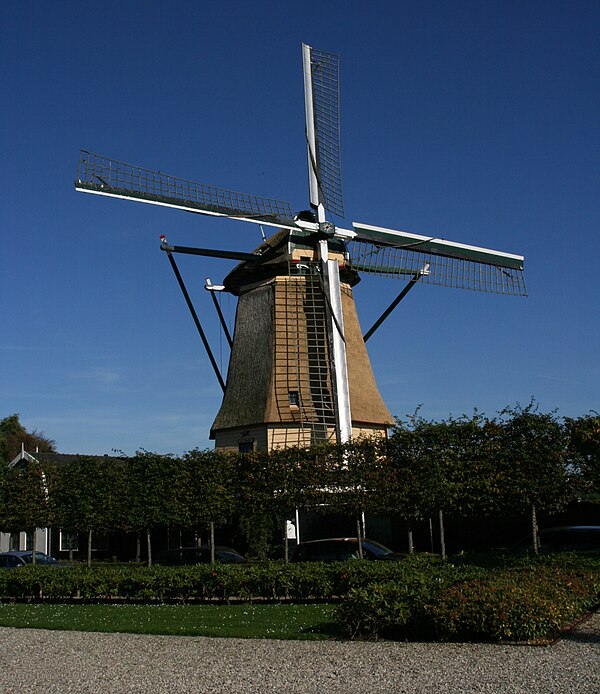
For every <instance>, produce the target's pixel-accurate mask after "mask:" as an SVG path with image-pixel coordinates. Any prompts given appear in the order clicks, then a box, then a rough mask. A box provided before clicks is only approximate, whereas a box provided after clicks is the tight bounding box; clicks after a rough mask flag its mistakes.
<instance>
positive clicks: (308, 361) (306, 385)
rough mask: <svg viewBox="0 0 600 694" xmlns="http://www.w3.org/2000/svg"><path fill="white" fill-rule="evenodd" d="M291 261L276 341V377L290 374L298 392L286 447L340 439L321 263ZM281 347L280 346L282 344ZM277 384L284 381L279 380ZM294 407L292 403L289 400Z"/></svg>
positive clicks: (290, 386)
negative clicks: (280, 333) (278, 340)
mask: <svg viewBox="0 0 600 694" xmlns="http://www.w3.org/2000/svg"><path fill="white" fill-rule="evenodd" d="M304 266H305V268H306V269H303V270H302V272H303V273H304V272H306V274H297V273H298V267H297V266H296V265H294V264H292V263H290V266H289V273H290V274H289V276H288V277H287V281H286V282H285V292H286V295H285V312H286V315H285V318H284V325H285V328H284V331H283V332H284V334H285V338H284V339H283V344H276V349H275V355H276V356H275V358H276V364H277V366H276V369H275V373H276V379H278V380H279V381H280V380H281V379H282V376H283V373H285V383H286V386H285V387H286V392H285V399H286V401H287V396H288V392H291V391H296V392H297V393H298V417H297V419H296V421H295V422H290V423H289V425H288V427H287V428H286V434H285V436H286V440H285V444H284V445H286V446H308V445H312V444H315V443H318V442H321V441H325V440H327V439H328V438H335V411H334V407H333V397H332V396H333V394H332V389H331V374H330V368H329V347H328V341H327V320H326V313H325V309H326V307H325V298H324V295H323V290H322V285H321V280H320V276H319V274H318V272H317V268H318V263H305V264H304ZM278 348H279V349H278ZM276 389H277V390H278V391H279V390H280V386H278V383H276ZM288 407H289V403H288Z"/></svg>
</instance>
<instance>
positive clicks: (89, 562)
mask: <svg viewBox="0 0 600 694" xmlns="http://www.w3.org/2000/svg"><path fill="white" fill-rule="evenodd" d="M93 532H94V531H93V530H92V529H91V528H89V530H88V546H87V565H88V568H90V569H91V568H92V536H93Z"/></svg>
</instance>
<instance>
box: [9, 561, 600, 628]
mask: <svg viewBox="0 0 600 694" xmlns="http://www.w3.org/2000/svg"><path fill="white" fill-rule="evenodd" d="M496 563H497V564H498V566H495V567H493V568H490V567H489V566H487V568H484V567H483V566H480V565H477V564H474V563H473V564H471V563H468V561H467V560H465V558H461V559H459V560H457V562H456V563H450V562H442V561H441V560H440V559H438V558H436V557H432V556H414V557H409V558H408V559H406V560H404V561H401V562H367V561H363V562H360V561H356V562H338V563H334V564H320V563H299V564H283V563H278V562H265V563H257V564H246V565H221V564H215V565H197V566H182V567H162V566H155V567H152V568H150V569H148V568H146V567H139V566H110V565H96V566H93V567H92V568H91V569H89V568H87V567H85V566H73V567H65V568H56V567H47V566H28V567H23V568H20V569H11V570H9V571H8V570H7V571H0V596H1V597H0V599H2V600H5V601H6V600H35V601H38V600H43V601H48V602H62V601H69V600H85V601H89V602H98V601H131V602H146V603H154V602H171V601H177V602H201V601H220V602H230V601H246V602H252V601H255V600H263V601H264V600H267V601H273V602H278V601H284V600H288V601H296V602H302V601H309V600H318V601H332V602H337V603H338V605H337V607H336V608H335V610H334V618H335V620H336V622H337V624H338V626H339V627H340V629H341V631H342V632H343V633H344V634H345V635H346V636H347V637H349V638H356V637H360V638H379V637H384V638H402V639H428V640H453V641H473V640H477V641H502V640H511V641H530V640H535V639H547V638H550V637H552V636H553V635H555V634H556V633H557V632H558V631H560V630H561V629H563V628H564V627H565V626H567V625H569V624H571V623H572V622H573V621H575V620H576V619H577V618H578V617H579V616H581V615H582V614H584V613H585V612H586V611H587V610H589V609H592V608H593V607H594V606H595V605H597V604H598V603H599V602H600V558H595V559H594V558H585V557H577V556H575V555H561V556H553V557H547V558H542V559H528V558H527V559H514V558H512V559H506V558H504V559H498V560H497V562H496Z"/></svg>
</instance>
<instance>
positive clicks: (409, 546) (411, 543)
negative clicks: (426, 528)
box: [408, 525, 415, 554]
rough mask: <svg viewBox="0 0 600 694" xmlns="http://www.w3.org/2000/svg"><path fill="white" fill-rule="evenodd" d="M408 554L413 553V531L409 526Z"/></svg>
mask: <svg viewBox="0 0 600 694" xmlns="http://www.w3.org/2000/svg"><path fill="white" fill-rule="evenodd" d="M408 553H409V554H414V553H415V543H414V540H413V529H412V526H411V525H409V526H408Z"/></svg>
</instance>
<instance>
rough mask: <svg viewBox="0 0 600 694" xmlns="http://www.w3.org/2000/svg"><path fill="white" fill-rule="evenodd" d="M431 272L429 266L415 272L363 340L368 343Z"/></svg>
mask: <svg viewBox="0 0 600 694" xmlns="http://www.w3.org/2000/svg"><path fill="white" fill-rule="evenodd" d="M428 271H429V266H428V265H425V267H423V268H422V269H421V270H418V271H417V272H415V274H414V275H413V276H412V277H411V279H410V280H409V281H408V284H407V285H406V286H405V287H404V289H403V290H402V291H401V292H400V294H398V296H397V297H396V298H395V299H394V300H393V301H392V303H391V304H390V305H389V306H388V307H387V308H386V309H385V311H384V312H383V313H382V314H381V316H379V318H378V319H377V320H376V321H375V323H373V325H372V327H371V328H369V330H367V332H366V333H365V336H364V337H363V340H364V341H365V342H366V341H367V340H368V339H369V338H370V337H371V335H372V334H373V333H374V332H375V331H376V330H377V328H379V326H380V325H381V324H382V323H383V321H384V320H385V319H386V318H387V317H388V316H389V315H390V313H391V312H392V311H393V310H394V309H395V308H396V306H398V304H399V303H400V302H401V301H402V299H404V297H405V296H406V295H407V294H408V292H409V291H410V290H411V289H412V288H413V287H414V286H415V284H416V283H417V282H418V281H419V280H420V279H421V276H422V275H425V274H427V272H428Z"/></svg>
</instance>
